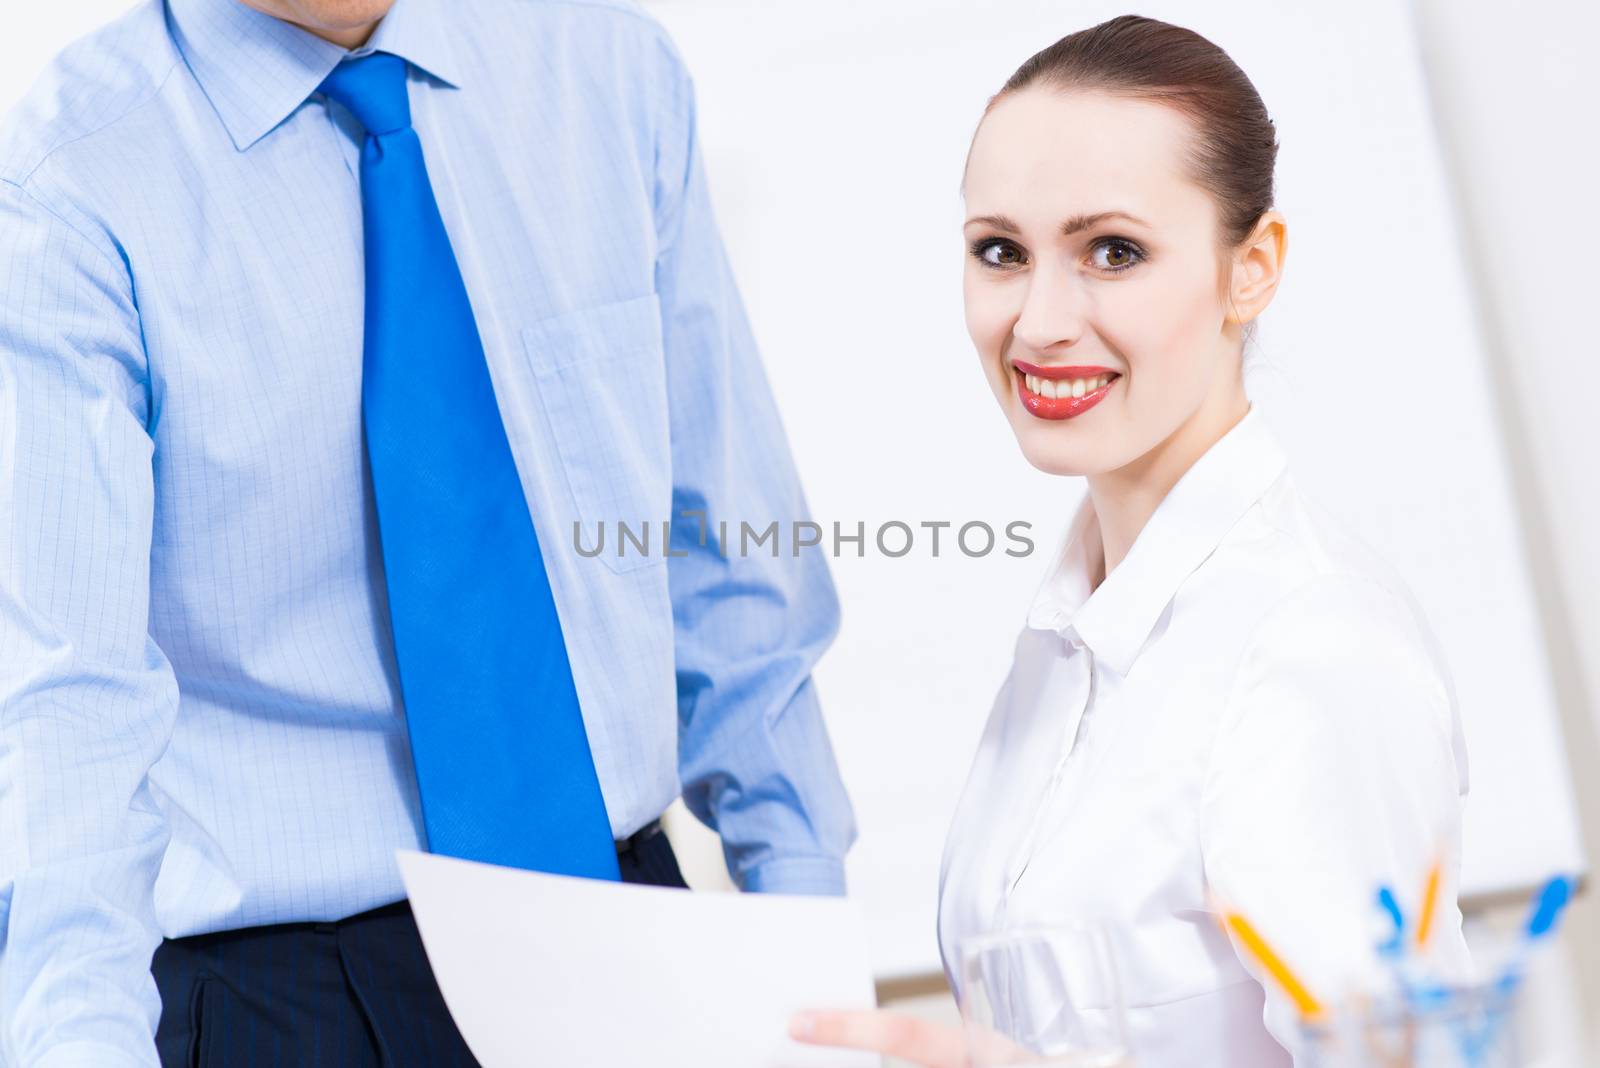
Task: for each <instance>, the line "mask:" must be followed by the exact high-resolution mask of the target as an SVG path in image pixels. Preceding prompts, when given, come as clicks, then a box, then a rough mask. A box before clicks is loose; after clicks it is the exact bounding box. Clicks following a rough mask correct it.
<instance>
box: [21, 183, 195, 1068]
mask: <svg viewBox="0 0 1600 1068" xmlns="http://www.w3.org/2000/svg"><path fill="white" fill-rule="evenodd" d="M65 218H66V216H64V215H60V214H57V213H56V212H54V211H53V210H51V209H50V208H47V207H46V206H45V205H44V204H43V203H42V202H41V201H39V200H37V199H35V198H34V196H33V195H32V194H31V193H30V192H28V191H25V190H23V189H22V188H21V187H18V186H16V185H13V184H10V183H5V182H0V292H3V293H4V294H5V296H4V299H3V300H0V1021H3V1024H0V1061H4V1062H5V1063H9V1064H19V1065H30V1066H36V1065H48V1066H52V1068H66V1066H71V1065H85V1066H87V1065H108V1066H121V1065H150V1066H154V1065H155V1064H156V1063H157V1060H156V1050H155V1043H154V1034H155V1026H156V1021H157V1018H158V1016H159V1013H160V1000H159V997H158V995H157V993H156V988H155V983H154V981H153V979H152V977H151V974H150V960H151V955H152V954H153V952H154V950H155V947H156V945H157V943H158V942H159V941H160V932H159V930H158V928H157V925H156V921H155V916H154V906H153V901H152V897H153V893H152V890H153V886H154V883H155V878H156V873H157V870H158V868H159V866H160V861H161V856H162V852H163V850H164V849H165V848H166V842H167V828H166V825H165V822H164V820H163V818H162V815H161V813H160V811H159V808H158V806H157V804H156V802H155V799H154V798H153V797H152V794H151V789H150V785H149V782H148V780H147V774H148V772H149V770H150V767H151V766H152V765H153V764H154V762H155V761H156V759H157V758H158V757H159V756H160V754H161V753H162V751H163V750H164V749H165V747H166V745H167V742H168V739H169V738H170V736H171V732H172V726H173V722H174V717H175V715H176V710H177V686H176V682H175V680H174V677H173V673H172V670H171V667H170V665H169V664H168V662H167V660H166V658H165V657H164V656H163V655H162V653H161V650H160V649H158V648H157V647H156V644H155V643H154V642H153V641H152V640H151V639H150V636H149V633H148V628H149V574H150V540H151V530H152V518H153V484H152V469H151V457H152V443H151V438H150V436H149V434H148V433H147V430H146V421H147V415H148V410H149V409H148V406H149V399H148V375H147V372H146V366H145V362H144V347H143V343H142V340H141V336H140V331H139V325H138V315H137V311H136V309H135V306H134V300H133V291H132V283H131V280H130V277H129V274H128V271H127V268H126V267H125V265H124V263H123V261H122V259H121V257H120V255H119V254H118V252H117V250H116V248H115V246H114V245H112V243H111V242H110V241H109V240H106V239H104V238H103V237H101V238H100V239H98V240H92V239H91V238H90V237H88V236H86V235H87V233H89V232H90V231H89V230H88V229H87V228H85V227H83V226H81V225H69V224H68V223H67V222H66V221H65Z"/></svg>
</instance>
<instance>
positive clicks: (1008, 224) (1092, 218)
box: [965, 211, 1150, 237]
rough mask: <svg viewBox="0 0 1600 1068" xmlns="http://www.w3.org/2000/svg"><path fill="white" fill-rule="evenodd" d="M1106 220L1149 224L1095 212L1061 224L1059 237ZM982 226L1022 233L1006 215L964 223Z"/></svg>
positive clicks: (1123, 214)
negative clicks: (1124, 220) (1123, 220)
mask: <svg viewBox="0 0 1600 1068" xmlns="http://www.w3.org/2000/svg"><path fill="white" fill-rule="evenodd" d="M1107 219H1126V220H1127V221H1128V222H1131V223H1135V224H1137V225H1139V226H1143V227H1149V225H1150V224H1149V223H1147V222H1145V221H1144V220H1143V219H1141V218H1139V217H1138V216H1137V215H1130V214H1128V213H1127V212H1125V211H1097V212H1095V213H1094V214H1093V215H1073V216H1070V217H1069V218H1068V219H1067V221H1066V222H1064V223H1062V224H1061V236H1062V237H1071V236H1072V235H1073V234H1075V233H1078V232H1079V231H1080V230H1087V229H1089V227H1091V226H1095V225H1097V224H1099V223H1102V222H1105V221H1106V220H1107ZM974 224H982V225H984V226H988V227H992V228H993V229H996V230H999V231H1002V232H1003V233H1008V234H1020V233H1022V227H1020V226H1018V225H1017V224H1016V223H1014V222H1012V221H1011V218H1010V217H1009V216H1006V215H974V216H973V217H972V218H970V219H968V220H967V221H966V223H965V225H966V226H972V225H974Z"/></svg>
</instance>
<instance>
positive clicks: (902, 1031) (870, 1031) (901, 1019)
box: [789, 1009, 967, 1068]
mask: <svg viewBox="0 0 1600 1068" xmlns="http://www.w3.org/2000/svg"><path fill="white" fill-rule="evenodd" d="M789 1034H790V1035H792V1036H793V1037H794V1038H795V1039H797V1040H799V1041H801V1042H806V1043H809V1044H810V1045H813V1046H843V1047H845V1048H846V1049H862V1050H868V1051H871V1052H873V1053H881V1054H883V1055H885V1056H889V1057H898V1058H900V1059H901V1060H905V1061H910V1062H911V1063H912V1064H918V1065H921V1066H922V1068H967V1046H966V1041H965V1039H964V1038H963V1036H962V1034H961V1031H960V1030H959V1029H957V1028H954V1027H946V1026H944V1025H942V1024H936V1023H932V1022H930V1021H928V1020H920V1019H918V1018H917V1017H915V1016H905V1015H902V1014H901V1013H896V1012H884V1011H883V1010H882V1009H873V1010H870V1011H867V1012H803V1013H800V1014H798V1015H796V1016H795V1017H794V1018H793V1019H792V1020H791V1021H790V1022H789Z"/></svg>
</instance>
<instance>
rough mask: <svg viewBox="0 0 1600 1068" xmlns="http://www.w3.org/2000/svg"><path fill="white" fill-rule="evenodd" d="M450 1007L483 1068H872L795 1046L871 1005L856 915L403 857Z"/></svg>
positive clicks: (826, 901) (866, 1062) (864, 1060)
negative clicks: (798, 1031) (802, 1018)
mask: <svg viewBox="0 0 1600 1068" xmlns="http://www.w3.org/2000/svg"><path fill="white" fill-rule="evenodd" d="M398 857H399V861H400V874H401V877H402V878H403V879H404V880H405V885H406V892H407V894H408V895H410V898H411V908H412V911H413V912H414V913H415V914H416V918H417V927H418V928H419V929H420V930H421V932H422V943H423V946H424V947H425V948H426V949H427V951H428V960H429V962H430V963H431V964H432V965H433V971H434V975H435V976H437V978H438V980H439V986H440V989H442V990H443V991H444V999H445V1003H446V1004H447V1005H448V1006H449V1008H450V1014H451V1015H452V1016H453V1017H455V1021H456V1025H457V1026H458V1027H460V1029H461V1034H462V1035H463V1036H464V1037H465V1038H466V1040H467V1045H468V1046H470V1047H471V1048H472V1052H473V1054H474V1055H475V1056H476V1057H477V1059H478V1061H479V1063H480V1064H482V1065H483V1068H522V1066H527V1068H876V1066H877V1065H878V1059H877V1057H875V1056H873V1055H870V1054H864V1053H855V1052H848V1051H842V1050H831V1049H822V1048H819V1047H812V1046H805V1045H801V1044H800V1043H797V1042H794V1041H792V1040H791V1039H790V1038H789V1037H788V1025H789V1017H790V1015H791V1014H792V1013H794V1012H795V1011H797V1010H800V1009H829V1008H837V1009H864V1008H871V1007H872V1006H873V1004H874V996H873V987H872V977H871V973H870V971H869V969H868V965H867V947H866V922H865V920H864V918H863V915H862V912H861V909H860V907H859V906H858V905H857V904H856V903H855V902H853V901H848V900H844V899H840V898H821V897H791V896H784V895H770V894H716V893H704V894H696V893H688V892H686V891H683V890H670V889H664V888H661V887H653V886H634V885H627V884H623V883H609V882H597V881H594V880H590V879H573V878H568V877H566V876H559V875H545V874H542V873H539V872H530V871H522V870H519V869H515V868H501V867H495V866H494V865H490V864H476V863H473V862H471V861H464V860H454V859H451V858H449V857H439V856H434V855H432V854H428V853H416V852H412V851H409V850H401V851H400V852H399V853H398Z"/></svg>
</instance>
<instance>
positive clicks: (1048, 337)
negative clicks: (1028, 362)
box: [1011, 273, 1088, 352]
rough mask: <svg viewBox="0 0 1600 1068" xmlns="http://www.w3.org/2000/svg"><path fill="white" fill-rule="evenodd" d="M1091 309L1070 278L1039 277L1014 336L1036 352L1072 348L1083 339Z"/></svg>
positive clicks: (1030, 288) (1027, 297)
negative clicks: (1072, 345) (1073, 344)
mask: <svg viewBox="0 0 1600 1068" xmlns="http://www.w3.org/2000/svg"><path fill="white" fill-rule="evenodd" d="M1087 312H1088V309H1087V307H1086V301H1085V296H1084V293H1083V292H1082V288H1081V287H1080V286H1078V285H1077V283H1076V282H1074V281H1073V280H1071V279H1068V278H1059V277H1057V278H1052V277H1051V276H1049V275H1046V274H1043V273H1040V274H1036V275H1035V276H1034V277H1033V279H1032V281H1031V283H1030V284H1029V286H1028V293H1027V296H1026V297H1024V298H1023V302H1022V308H1021V310H1020V311H1019V312H1018V313H1017V321H1016V323H1015V324H1013V325H1012V328H1011V334H1012V336H1013V337H1015V338H1016V339H1017V343H1018V344H1020V345H1023V346H1026V347H1027V348H1028V349H1030V350H1032V351H1034V352H1045V351H1048V350H1049V349H1051V348H1053V347H1058V346H1061V345H1070V344H1072V343H1073V342H1075V341H1077V340H1078V338H1080V337H1081V336H1083V329H1084V322H1085V321H1086V318H1087Z"/></svg>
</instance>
